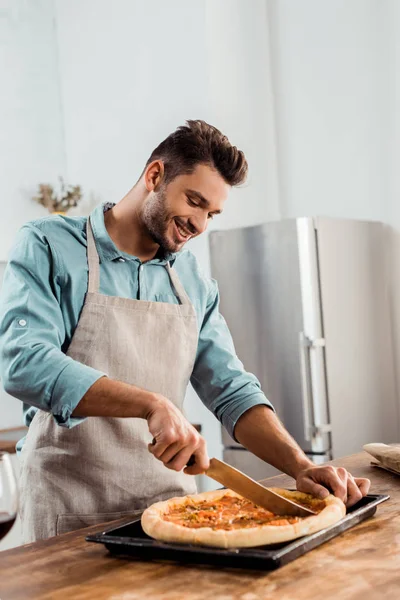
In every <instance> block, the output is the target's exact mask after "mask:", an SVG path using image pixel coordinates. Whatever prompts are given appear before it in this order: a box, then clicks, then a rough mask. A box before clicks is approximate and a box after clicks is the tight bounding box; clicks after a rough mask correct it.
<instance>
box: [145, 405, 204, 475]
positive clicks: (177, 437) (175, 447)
mask: <svg viewBox="0 0 400 600" xmlns="http://www.w3.org/2000/svg"><path fill="white" fill-rule="evenodd" d="M146 419H147V424H148V426H149V431H150V433H151V434H152V436H153V438H154V440H155V443H153V444H149V451H150V452H151V453H152V454H153V455H154V456H155V457H156V458H158V459H159V460H161V461H162V462H163V463H164V465H165V466H166V467H168V469H173V470H175V471H181V470H182V469H183V468H184V467H185V465H187V464H188V462H189V459H190V458H191V456H192V455H193V457H194V459H195V462H194V464H193V465H192V466H190V467H186V468H185V470H184V472H185V473H187V474H188V475H199V474H201V473H204V471H206V470H207V469H208V467H209V465H210V461H209V458H208V455H207V449H206V442H205V440H204V438H202V437H201V435H199V434H198V432H197V431H196V430H195V428H194V427H193V426H192V425H191V424H190V423H189V422H188V421H187V419H186V418H185V417H184V415H183V414H182V413H181V412H180V411H179V410H178V409H177V408H176V406H175V405H174V404H173V403H172V402H170V401H169V400H168V399H167V398H165V397H164V396H162V395H161V394H154V397H153V401H152V403H151V406H150V409H149V412H148V414H147V415H146Z"/></svg>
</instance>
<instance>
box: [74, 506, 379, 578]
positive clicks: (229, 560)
mask: <svg viewBox="0 0 400 600" xmlns="http://www.w3.org/2000/svg"><path fill="white" fill-rule="evenodd" d="M388 499H389V496H387V495H374V494H369V495H368V496H365V497H364V498H363V499H362V500H360V502H358V503H357V504H356V505H355V506H353V507H352V508H350V509H349V510H348V512H347V514H346V516H345V517H343V519H342V520H341V521H339V522H338V523H335V525H331V526H330V527H327V528H326V529H323V530H321V531H318V532H317V533H313V534H311V535H306V536H304V537H302V538H298V539H296V540H292V541H289V542H284V543H281V544H274V545H269V546H257V547H253V548H228V549H225V548H211V547H209V546H197V545H196V546H195V545H189V544H172V543H169V542H168V543H167V542H159V541H157V540H153V539H152V538H150V537H149V536H148V535H146V534H145V532H144V531H143V529H142V527H141V524H140V517H139V518H138V517H137V518H135V520H134V521H130V522H128V523H126V524H124V525H122V526H119V527H117V528H112V529H105V530H103V531H101V532H100V533H96V534H93V535H88V536H87V537H86V540H87V541H88V542H97V543H101V544H105V547H106V548H107V549H108V550H109V551H110V552H111V553H112V554H114V555H118V556H120V557H126V558H135V559H138V560H154V561H168V562H171V561H173V562H177V563H185V564H192V565H193V564H206V565H212V566H218V567H230V568H232V567H236V568H240V569H261V570H264V571H267V570H272V569H277V568H278V567H282V566H283V565H286V564H287V563H289V562H291V561H292V560H294V559H295V558H298V557H299V556H302V555H303V554H305V553H306V552H309V550H312V549H313V548H316V547H317V546H320V545H321V544H323V543H325V542H327V541H328V540H331V539H332V538H333V537H336V536H337V535H339V534H341V533H343V532H344V531H346V530H347V529H350V527H354V525H357V524H358V523H360V522H361V521H364V519H367V518H368V517H371V516H372V515H373V514H375V512H376V507H377V506H378V504H380V503H381V502H384V501H385V500H388Z"/></svg>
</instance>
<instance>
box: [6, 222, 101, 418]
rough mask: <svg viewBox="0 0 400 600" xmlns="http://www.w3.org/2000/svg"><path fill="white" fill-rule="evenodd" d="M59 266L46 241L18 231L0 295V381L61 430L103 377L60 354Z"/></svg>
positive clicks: (32, 231) (34, 232)
mask: <svg viewBox="0 0 400 600" xmlns="http://www.w3.org/2000/svg"><path fill="white" fill-rule="evenodd" d="M62 281H63V272H62V264H61V261H60V260H59V259H58V258H57V254H56V252H55V250H54V249H53V248H51V246H50V244H49V242H48V240H47V239H46V236H45V235H44V234H43V232H42V231H41V230H39V229H38V228H36V227H35V226H34V225H32V224H28V225H26V226H24V227H23V228H22V229H21V230H20V232H19V234H18V236H17V240H16V243H15V245H14V247H13V249H12V250H11V253H10V256H9V262H8V264H7V267H6V271H5V275H4V281H3V286H2V292H1V295H0V377H1V379H2V385H3V387H4V389H5V390H6V392H8V393H9V394H10V395H12V396H14V397H16V398H18V399H19V400H21V401H22V402H24V403H26V404H29V405H31V406H35V407H37V408H40V409H41V410H44V411H47V412H50V413H52V414H53V416H54V419H55V421H56V422H57V423H58V424H59V425H61V426H64V427H68V428H69V427H73V426H74V425H76V424H78V423H79V422H81V421H82V420H83V418H75V417H71V414H72V413H73V411H74V410H75V408H76V406H77V405H78V404H79V402H80V400H81V399H82V397H83V396H84V395H85V393H86V392H87V391H88V389H89V388H90V387H91V386H92V385H93V383H95V381H97V380H98V379H99V378H100V377H103V376H104V373H101V372H100V371H97V370H96V369H92V368H91V367H88V366H86V365H83V364H81V363H79V362H77V361H75V360H73V359H72V358H70V357H69V356H67V355H66V354H65V353H64V352H63V351H62V350H61V348H62V346H63V343H64V341H65V326H64V320H63V315H62V312H61V308H60V304H59V300H58V299H59V297H60V294H61V293H62Z"/></svg>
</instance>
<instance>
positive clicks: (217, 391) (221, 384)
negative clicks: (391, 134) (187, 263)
mask: <svg viewBox="0 0 400 600" xmlns="http://www.w3.org/2000/svg"><path fill="white" fill-rule="evenodd" d="M191 383H192V385H193V387H194V389H195V391H196V392H197V394H198V395H199V396H200V398H201V400H202V402H203V403H204V404H205V406H207V408H208V409H209V410H210V411H211V412H212V413H214V415H215V416H216V417H217V419H218V420H219V421H221V423H222V424H223V425H224V427H225V428H226V429H227V431H228V433H229V434H230V435H231V436H232V437H233V439H235V435H234V431H235V425H236V423H237V421H238V420H239V418H240V417H241V415H242V414H243V413H245V412H246V411H247V410H249V408H251V407H253V406H256V405H258V404H265V405H266V406H268V407H269V408H271V409H272V410H274V408H273V406H272V404H271V402H270V401H269V400H268V399H267V398H266V397H265V395H264V393H263V392H262V390H261V386H260V383H259V381H258V379H257V378H256V377H255V376H254V375H252V374H251V373H248V372H247V371H246V370H245V369H244V366H243V364H242V363H241V361H240V360H239V358H238V357H237V355H236V352H235V348H234V345H233V341H232V337H231V334H230V331H229V329H228V326H227V324H226V321H225V319H224V318H223V316H222V315H221V314H220V312H219V293H218V287H217V284H216V282H215V281H214V280H211V281H210V282H209V293H208V301H207V309H206V313H205V317H204V320H203V323H202V326H201V329H200V333H199V343H198V349H197V356H196V361H195V365H194V369H193V373H192V377H191Z"/></svg>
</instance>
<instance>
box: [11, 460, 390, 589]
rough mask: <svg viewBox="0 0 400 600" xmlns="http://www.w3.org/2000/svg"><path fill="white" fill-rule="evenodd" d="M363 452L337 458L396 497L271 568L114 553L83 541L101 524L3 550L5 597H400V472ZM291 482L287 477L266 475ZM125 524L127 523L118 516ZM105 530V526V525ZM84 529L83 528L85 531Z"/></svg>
mask: <svg viewBox="0 0 400 600" xmlns="http://www.w3.org/2000/svg"><path fill="white" fill-rule="evenodd" d="M369 463H370V459H369V456H368V455H367V454H366V453H360V454H355V455H353V456H349V457H346V458H344V459H341V460H338V461H333V464H337V465H338V464H340V465H343V466H344V467H346V468H347V469H349V470H350V471H351V472H352V473H353V474H354V475H356V476H364V477H369V478H370V479H371V480H372V489H371V492H372V493H377V494H378V493H379V494H380V493H382V494H383V493H388V494H390V496H391V498H390V500H388V501H387V502H384V503H383V504H381V505H379V506H378V509H377V512H376V514H375V516H374V517H372V518H370V519H368V520H367V521H364V522H363V523H360V524H359V525H357V526H356V527H354V528H353V529H351V530H349V531H347V532H345V533H343V534H342V535H340V536H338V537H336V538H334V539H333V540H331V541H329V542H327V543H325V544H324V545H322V546H320V547H319V548H316V549H315V550H313V551H311V552H308V553H307V554H305V555H304V556H302V557H300V558H298V559H297V560H295V561H293V562H292V563H290V564H288V565H286V566H285V567H282V568H280V569H278V570H276V571H271V572H259V571H255V572H249V571H236V570H229V571H228V570H223V569H219V568H210V567H204V566H201V567H200V566H199V567H192V566H190V567H186V566H177V565H172V564H157V563H144V562H143V563H142V562H136V561H131V560H124V559H118V558H113V557H112V556H111V555H110V554H109V553H108V552H107V550H106V549H105V548H104V547H103V546H102V545H98V544H93V543H88V542H86V541H85V535H87V533H88V532H94V531H99V526H96V527H90V528H87V529H85V530H81V531H79V532H74V533H68V534H65V535H62V536H60V537H58V538H50V539H49V540H46V541H42V542H37V543H35V544H29V545H26V546H21V547H20V548H15V549H13V550H8V551H5V552H0V598H1V600H22V599H23V600H30V599H33V598H34V599H35V600H39V599H40V600H50V599H51V600H65V598H71V599H73V600H92V599H96V600H105V599H108V600H111V599H112V600H139V599H142V598H143V599H144V598H146V600H153V599H160V600H181V599H184V600H200V599H201V600H204V599H210V600H211V599H212V600H269V599H279V600H305V599H307V600H313V599H320V598H322V599H323V600H329V599H333V598H335V600H337V599H338V598H340V599H341V600H375V599H378V598H379V599H383V598H390V599H395V598H398V597H399V596H400V477H398V476H396V475H392V474H391V473H388V472H386V471H383V470H381V469H377V468H374V467H371V466H370V465H369ZM268 482H269V483H271V485H282V486H283V487H289V486H293V480H292V479H291V478H290V477H287V476H284V475H281V476H278V477H272V478H270V479H269V480H268ZM119 522H123V521H119ZM100 529H101V528H100ZM83 532H84V533H83Z"/></svg>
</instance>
